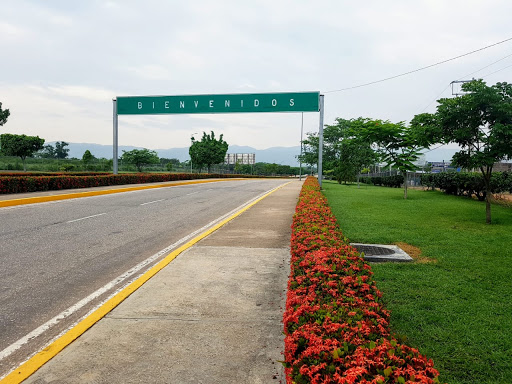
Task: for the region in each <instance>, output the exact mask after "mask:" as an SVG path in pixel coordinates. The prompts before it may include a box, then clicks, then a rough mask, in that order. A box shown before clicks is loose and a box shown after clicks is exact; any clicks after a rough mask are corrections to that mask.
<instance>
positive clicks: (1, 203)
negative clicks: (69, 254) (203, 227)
mask: <svg viewBox="0 0 512 384" xmlns="http://www.w3.org/2000/svg"><path fill="white" fill-rule="evenodd" d="M233 180H244V179H243V178H233V179H215V180H204V179H202V180H191V181H183V182H178V183H173V184H155V185H140V186H134V187H127V188H114V189H103V190H98V191H86V192H73V193H65V194H60V195H59V194H58V195H49V196H34V197H25V198H21V199H9V200H0V208H3V207H13V206H17V205H26V204H36V203H46V202H49V201H58V200H69V199H78V198H81V197H92V196H101V195H111V194H114V193H122V192H133V191H140V190H144V189H155V188H168V187H177V186H182V185H190V184H204V183H214V182H218V181H233Z"/></svg>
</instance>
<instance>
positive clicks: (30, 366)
mask: <svg viewBox="0 0 512 384" xmlns="http://www.w3.org/2000/svg"><path fill="white" fill-rule="evenodd" d="M288 184H290V182H288V183H286V184H283V185H280V186H279V187H277V188H275V189H273V190H272V191H270V192H268V193H266V194H265V195H263V196H262V197H260V198H258V199H257V200H255V201H253V202H252V203H250V204H248V205H247V206H245V207H244V208H242V209H241V210H239V211H238V212H236V213H234V214H233V215H231V216H230V217H228V218H227V219H224V220H223V221H221V222H220V223H217V224H216V225H215V226H213V227H212V228H210V229H208V230H206V231H205V232H203V233H202V234H200V235H199V236H197V237H195V238H194V239H192V240H190V241H189V242H188V243H186V244H184V245H182V246H181V247H179V248H178V249H176V250H175V251H173V252H171V253H170V254H169V255H167V256H166V257H165V258H164V259H163V260H162V261H160V262H159V263H158V264H156V265H155V266H153V267H152V268H150V269H149V270H148V271H146V272H145V273H144V274H143V275H142V276H140V277H139V278H137V280H135V281H134V282H132V283H131V284H129V285H128V286H127V287H125V288H124V289H123V290H121V291H120V292H118V293H117V294H116V295H115V296H113V297H112V298H111V299H109V300H107V301H106V302H105V303H104V304H103V305H101V306H100V307H99V308H98V309H97V310H96V311H94V312H93V313H91V314H90V315H89V316H87V317H86V318H85V319H83V320H82V321H80V322H79V323H78V324H77V325H75V326H74V327H73V328H71V329H70V330H69V331H68V332H66V333H65V334H64V335H62V336H61V337H59V338H58V339H57V340H55V341H54V342H53V343H51V344H50V345H48V346H47V347H46V348H44V349H43V350H42V351H40V352H38V353H37V354H36V355H34V356H33V357H32V358H30V359H29V360H28V361H26V362H25V363H23V364H22V365H20V366H19V367H18V368H16V369H15V370H14V371H12V372H11V373H9V374H8V375H7V376H5V377H4V378H3V379H2V380H0V384H18V383H21V382H22V381H23V380H25V379H27V378H28V377H30V376H31V375H32V374H33V373H34V372H36V371H37V370H38V369H39V368H41V367H42V366H43V365H44V364H46V363H47V362H48V361H49V360H51V359H52V358H54V357H55V356H56V355H57V354H58V353H59V352H60V351H62V350H63V349H64V348H65V347H67V346H68V345H69V344H71V343H72V342H73V341H74V340H76V339H77V338H78V337H79V336H80V335H82V334H83V333H84V332H85V331H87V330H88V329H89V328H91V327H92V326H93V325H94V324H96V323H97V322H98V321H100V320H101V319H102V318H103V317H105V316H106V315H107V314H108V313H109V312H110V311H112V310H113V309H114V308H115V307H117V306H118V305H119V304H121V303H122V302H123V301H124V300H125V299H126V298H127V297H128V296H130V295H131V294H132V293H133V292H135V291H136V290H137V289H139V288H140V287H141V286H142V285H143V284H144V283H145V282H147V281H148V280H149V279H151V278H152V277H153V276H154V275H156V274H157V273H158V272H159V271H161V270H162V269H163V268H164V267H165V266H167V265H168V264H169V263H170V262H171V261H173V260H174V259H175V258H176V257H177V256H178V255H179V254H180V253H182V252H183V251H185V250H186V249H188V248H190V247H192V246H193V245H194V244H196V243H197V242H198V241H199V240H201V239H203V238H205V237H206V236H208V235H210V234H211V233H213V232H215V231H216V230H217V229H219V228H221V227H222V226H224V225H225V224H226V223H228V222H230V221H231V220H233V219H234V218H235V217H237V216H239V215H241V214H242V213H243V212H245V211H247V210H248V209H249V208H251V207H252V206H254V205H255V204H257V203H259V202H260V201H261V200H263V199H264V198H266V197H268V196H269V195H271V194H272V193H274V192H276V191H277V190H278V189H281V188H283V187H284V186H286V185H288Z"/></svg>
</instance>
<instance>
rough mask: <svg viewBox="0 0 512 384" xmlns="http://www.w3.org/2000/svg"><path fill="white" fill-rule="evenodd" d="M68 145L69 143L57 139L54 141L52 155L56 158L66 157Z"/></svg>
mask: <svg viewBox="0 0 512 384" xmlns="http://www.w3.org/2000/svg"><path fill="white" fill-rule="evenodd" d="M68 145H69V143H66V142H65V141H57V142H56V143H55V151H54V156H55V158H57V159H65V158H67V157H68V153H69V148H66V147H67V146H68Z"/></svg>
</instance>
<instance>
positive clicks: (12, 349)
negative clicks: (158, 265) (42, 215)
mask: <svg viewBox="0 0 512 384" xmlns="http://www.w3.org/2000/svg"><path fill="white" fill-rule="evenodd" d="M280 186H281V185H279V186H277V187H275V188H271V189H269V190H268V191H265V192H263V193H261V194H260V195H258V196H256V197H254V198H252V199H251V200H249V201H247V202H245V203H243V204H242V205H240V206H239V207H237V208H235V209H233V210H232V211H230V212H228V213H226V214H225V215H222V216H221V217H218V218H217V219H215V220H213V221H212V222H210V223H208V224H206V225H205V226H204V227H202V228H199V229H198V230H196V231H194V232H192V233H191V234H189V235H187V236H185V237H183V238H181V239H180V240H178V241H177V242H175V243H173V244H171V245H169V246H168V247H165V248H164V249H162V250H161V251H159V252H157V253H155V254H154V255H153V256H150V257H149V258H147V259H146V260H144V261H142V262H141V263H139V264H138V265H136V266H135V267H133V268H132V269H130V270H128V271H127V272H125V273H123V274H122V275H121V276H119V277H117V278H116V279H114V280H112V281H111V282H110V283H107V284H106V285H104V286H103V287H101V288H100V289H98V290H97V291H95V292H93V293H92V294H90V295H89V296H87V297H86V298H84V299H82V300H80V301H79V302H78V303H76V304H74V305H72V306H71V307H69V308H68V309H66V310H64V311H63V312H61V313H59V314H58V315H57V316H55V317H54V318H53V319H50V320H48V321H47V322H46V323H44V324H43V325H41V326H39V327H38V328H36V329H34V330H33V331H32V332H30V333H29V334H27V335H25V336H23V337H22V338H21V339H19V340H17V341H15V342H14V343H12V344H11V345H9V346H8V347H7V348H5V349H4V350H3V351H1V352H0V360H2V359H5V358H6V357H7V356H9V355H11V354H12V353H13V352H15V351H17V350H18V349H20V348H21V347H23V346H24V345H25V344H27V343H28V342H29V341H30V340H31V339H33V338H35V337H38V336H40V335H41V334H43V333H44V332H46V331H47V330H48V329H50V328H51V327H52V326H54V325H55V324H57V323H59V322H60V321H61V320H64V319H65V318H66V317H69V316H71V315H72V314H73V313H75V312H76V311H78V310H79V309H80V308H82V307H83V306H85V305H86V304H87V303H89V302H91V301H92V300H94V299H95V298H96V297H99V296H101V295H102V294H103V293H105V292H107V291H109V290H110V289H112V288H113V287H115V286H116V285H118V284H120V283H122V282H124V281H126V282H125V284H124V285H123V286H121V287H119V288H118V289H117V290H116V291H115V292H113V293H112V294H111V295H109V297H107V298H106V299H105V300H103V301H102V302H101V303H99V304H98V305H97V306H96V307H94V308H93V309H92V310H91V311H89V312H88V314H90V313H92V312H94V311H95V310H96V309H97V308H99V307H101V306H102V305H103V303H105V302H107V301H108V300H110V299H111V298H112V297H114V296H115V295H116V294H117V293H118V292H120V291H122V290H123V289H124V288H125V287H126V286H127V285H128V284H130V283H131V282H133V281H134V280H135V278H133V279H131V280H127V279H128V278H129V277H131V276H133V275H134V274H136V273H137V272H138V271H140V270H141V269H142V268H144V267H145V266H147V265H148V264H151V263H152V262H154V261H155V260H157V259H158V258H160V257H162V256H164V255H167V254H168V253H170V252H171V251H172V250H173V249H174V248H176V247H178V246H179V245H181V244H183V243H184V242H186V241H188V240H189V239H191V238H193V237H195V236H197V235H198V234H200V233H202V232H204V231H206V230H207V229H208V228H210V227H213V226H214V225H215V224H217V223H218V222H220V221H222V220H224V219H225V218H227V217H229V216H231V215H233V214H235V213H236V212H238V211H240V210H241V209H243V208H244V207H246V206H247V205H249V204H251V203H252V202H253V201H255V200H257V199H259V198H260V197H262V196H264V195H266V194H267V193H270V192H271V191H273V190H275V189H277V188H279V187H280ZM88 314H87V315H85V316H84V317H86V316H88ZM78 321H80V320H78ZM78 321H77V323H78ZM77 323H75V324H77ZM75 324H72V325H71V326H70V328H71V327H73V326H74V325H75ZM70 328H68V329H66V330H65V331H63V332H61V333H60V334H59V335H57V336H56V337H54V338H53V339H52V340H50V341H49V342H48V344H46V346H47V345H50V344H51V343H52V342H53V341H55V340H57V339H58V338H59V337H60V336H61V335H63V334H64V333H66V332H67V331H68V330H69V329H70ZM46 346H45V347H46ZM35 353H37V352H35ZM35 353H34V354H35ZM4 377H5V376H4ZM2 378H3V377H0V380H1V379H2Z"/></svg>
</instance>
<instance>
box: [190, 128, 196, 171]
mask: <svg viewBox="0 0 512 384" xmlns="http://www.w3.org/2000/svg"><path fill="white" fill-rule="evenodd" d="M194 135H197V132H194V133H193V134H192V136H191V138H190V139H191V140H192V141H194ZM192 172H193V171H192V155H190V173H192Z"/></svg>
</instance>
